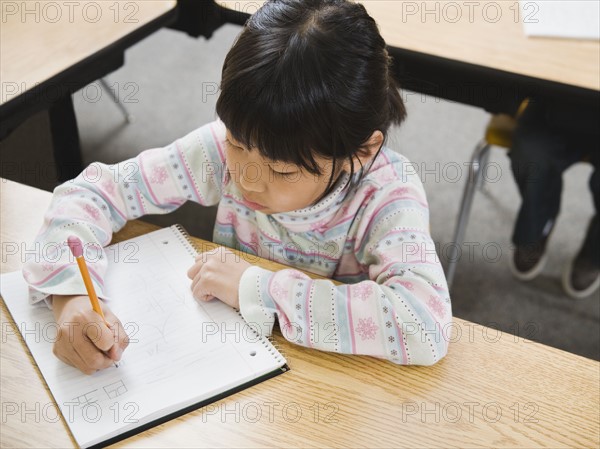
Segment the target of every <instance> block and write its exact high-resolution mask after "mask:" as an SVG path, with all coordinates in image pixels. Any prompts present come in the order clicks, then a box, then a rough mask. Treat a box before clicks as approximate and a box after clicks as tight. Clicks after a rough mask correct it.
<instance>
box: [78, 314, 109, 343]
mask: <svg viewBox="0 0 600 449" xmlns="http://www.w3.org/2000/svg"><path fill="white" fill-rule="evenodd" d="M88 318H89V319H88V320H87V323H85V324H84V326H83V334H84V335H85V336H86V337H87V338H88V339H89V340H90V341H91V342H92V343H93V344H94V346H96V347H97V348H98V349H99V350H101V351H108V350H109V349H110V348H111V347H112V346H113V344H114V339H113V333H112V331H111V329H110V328H109V327H108V326H107V325H106V323H105V322H104V320H103V319H102V317H101V316H100V315H99V314H97V313H96V312H94V311H90V313H89V314H88Z"/></svg>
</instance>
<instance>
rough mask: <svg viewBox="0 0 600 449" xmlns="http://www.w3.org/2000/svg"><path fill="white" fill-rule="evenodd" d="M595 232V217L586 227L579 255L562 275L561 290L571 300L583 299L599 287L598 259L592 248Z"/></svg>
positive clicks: (596, 228) (599, 271) (596, 227)
mask: <svg viewBox="0 0 600 449" xmlns="http://www.w3.org/2000/svg"><path fill="white" fill-rule="evenodd" d="M597 232H598V216H597V215H595V216H594V217H593V218H592V220H591V221H590V224H589V225H588V230H587V234H586V237H585V241H584V242H583V244H582V245H581V249H580V250H579V254H577V257H575V259H574V260H573V261H571V263H569V264H568V265H567V268H566V270H565V271H564V273H563V279H562V284H563V288H564V290H565V292H566V293H567V295H569V296H570V297H571V298H575V299H579V298H585V297H586V296H590V295H591V294H592V293H594V292H595V291H596V290H598V288H599V287H600V266H598V257H597V256H596V257H594V255H595V251H597V248H594V245H595V244H594V233H597Z"/></svg>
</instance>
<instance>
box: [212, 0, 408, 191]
mask: <svg viewBox="0 0 600 449" xmlns="http://www.w3.org/2000/svg"><path fill="white" fill-rule="evenodd" d="M391 64H392V61H391V58H390V56H389V55H388V52H387V50H386V45H385V41H384V40H383V38H382V37H381V34H380V33H379V30H378V27H377V24H376V23H375V20H374V19H373V18H372V17H370V16H369V15H368V13H367V11H366V10H365V8H364V6H363V5H361V4H358V3H352V2H350V1H347V0H271V1H268V2H266V3H265V4H264V5H263V6H262V7H261V8H260V9H259V10H258V11H257V12H256V13H254V14H253V15H252V16H251V17H250V18H249V19H248V21H247V22H246V24H245V25H244V28H243V30H242V31H241V33H240V34H239V36H238V37H237V39H236V41H235V42H234V44H233V46H232V47H231V49H230V50H229V52H228V53H227V56H226V58H225V62H224V64H223V72H222V79H221V85H220V90H221V91H220V94H219V98H218V100H217V106H216V112H217V115H218V116H219V118H220V119H221V120H222V121H223V123H224V124H225V126H226V127H227V129H229V131H230V133H231V135H232V136H233V137H234V138H235V140H237V141H238V142H240V143H242V144H243V145H244V146H246V147H247V148H254V147H256V148H257V149H258V151H259V152H260V154H261V155H262V156H263V157H265V158H267V159H270V160H273V161H279V162H284V163H291V164H295V165H298V166H301V167H303V168H304V169H306V170H307V171H308V172H309V173H311V174H315V175H321V174H322V171H321V170H320V167H319V166H318V164H317V162H316V161H315V158H314V157H313V156H314V155H318V156H320V157H323V158H326V159H328V160H330V161H331V162H332V164H333V168H334V170H333V173H332V176H331V178H330V179H329V185H328V188H327V189H326V191H325V193H324V194H323V196H322V197H321V198H323V197H324V196H326V195H327V194H328V193H329V192H330V191H331V189H332V187H333V186H334V184H335V182H336V179H334V176H335V175H336V163H340V162H341V161H343V160H351V158H352V156H353V155H355V154H357V153H359V154H360V150H361V149H362V147H363V145H364V144H365V143H366V141H367V140H368V139H369V137H370V136H371V135H372V133H373V132H374V131H376V130H380V131H381V132H382V133H383V135H384V137H385V138H387V131H388V128H389V127H390V125H392V124H393V123H397V124H400V123H401V122H402V121H403V120H404V118H405V116H406V109H405V107H404V103H403V101H402V98H401V96H400V93H399V91H398V86H397V85H396V82H395V81H394V79H393V77H392V74H391V68H390V66H391ZM377 154H379V153H377ZM338 167H339V166H338ZM364 172H365V170H363V175H364ZM350 175H351V176H353V175H354V170H352V171H351V173H350ZM318 201H320V199H319V200H318Z"/></svg>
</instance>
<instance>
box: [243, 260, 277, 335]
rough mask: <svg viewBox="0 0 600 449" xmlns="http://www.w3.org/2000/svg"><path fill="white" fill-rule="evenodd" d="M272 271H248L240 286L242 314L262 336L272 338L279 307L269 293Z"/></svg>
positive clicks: (251, 268) (256, 269)
mask: <svg viewBox="0 0 600 449" xmlns="http://www.w3.org/2000/svg"><path fill="white" fill-rule="evenodd" d="M274 274H275V273H273V272H272V271H269V270H265V269H264V268H260V267H257V266H252V267H249V268H247V269H246V271H244V273H243V274H242V277H241V279H240V286H239V292H238V294H239V298H240V314H241V315H242V317H243V318H244V320H246V323H248V325H249V326H251V327H252V328H254V329H255V330H256V331H257V332H258V333H259V334H260V335H264V336H267V337H268V336H270V335H271V333H272V331H273V325H274V324H275V316H276V312H277V307H276V305H275V303H274V302H273V299H272V298H271V296H270V295H269V292H268V284H269V279H270V278H271V277H272V276H273V275H274Z"/></svg>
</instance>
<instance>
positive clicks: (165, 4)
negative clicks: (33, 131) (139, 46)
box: [0, 0, 177, 180]
mask: <svg viewBox="0 0 600 449" xmlns="http://www.w3.org/2000/svg"><path fill="white" fill-rule="evenodd" d="M176 4H177V2H176V1H174V0H168V1H167V0H158V1H155V0H152V1H150V0H145V1H135V2H134V1H129V0H115V1H111V2H107V1H101V2H94V1H83V2H67V1H58V2H49V1H35V2H9V1H3V2H1V3H0V7H1V9H2V26H1V27H0V79H1V80H2V85H1V92H0V93H1V94H0V140H1V139H3V138H4V137H6V136H7V135H8V134H9V133H10V132H11V131H12V130H13V129H14V128H15V127H17V126H18V125H19V124H21V123H22V122H23V121H24V120H25V119H27V118H28V117H29V116H31V115H32V114H34V113H36V112H38V111H42V110H45V109H48V110H49V112H50V126H51V132H52V138H53V145H54V153H55V159H56V160H57V162H58V165H59V166H60V167H68V168H70V169H71V170H70V171H69V172H68V173H66V170H63V171H65V173H61V176H60V178H61V180H67V179H70V178H72V177H73V176H75V175H76V174H77V173H78V172H79V171H81V170H82V169H83V167H82V166H81V155H80V150H79V137H78V133H77V122H76V119H75V114H74V110H73V102H72V100H71V94H72V93H74V92H76V91H77V90H79V89H81V88H82V87H84V86H86V85H87V84H89V83H92V82H93V81H95V80H97V79H99V78H101V77H103V76H105V75H106V74H108V73H110V72H112V71H114V70H116V69H118V68H119V67H120V66H121V65H123V62H124V52H125V50H126V49H127V48H129V47H130V46H132V45H133V44H135V43H137V42H138V41H140V40H141V39H143V38H145V37H146V36H148V35H150V34H151V33H153V32H155V31H156V30H158V29H160V28H161V27H163V26H165V25H167V24H169V23H171V22H173V21H174V20H175V18H176V16H177V10H176V9H175V7H176ZM101 93H102V92H101ZM131 93H132V90H131V89H129V90H128V91H127V90H126V88H125V87H124V86H119V87H118V88H117V94H118V96H119V97H120V98H123V97H124V96H127V95H128V94H131ZM104 94H105V95H108V92H104ZM89 95H90V97H91V98H92V99H95V98H96V95H98V92H93V93H89Z"/></svg>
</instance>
